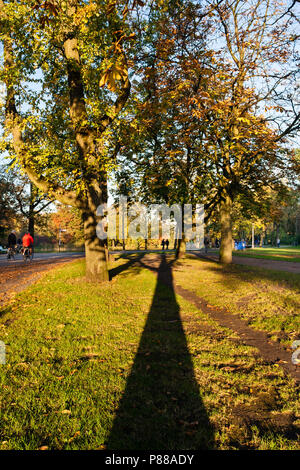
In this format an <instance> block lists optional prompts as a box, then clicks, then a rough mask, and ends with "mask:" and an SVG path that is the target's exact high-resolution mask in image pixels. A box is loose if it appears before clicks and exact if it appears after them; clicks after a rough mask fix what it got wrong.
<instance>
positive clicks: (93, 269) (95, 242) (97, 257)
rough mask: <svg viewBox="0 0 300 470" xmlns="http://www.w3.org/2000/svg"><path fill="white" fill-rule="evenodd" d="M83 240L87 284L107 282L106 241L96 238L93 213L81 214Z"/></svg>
mask: <svg viewBox="0 0 300 470" xmlns="http://www.w3.org/2000/svg"><path fill="white" fill-rule="evenodd" d="M82 216H83V225H84V240H85V263H86V264H85V273H86V280H87V281H89V282H104V281H108V280H109V276H108V265H107V241H106V240H100V239H99V238H98V237H97V233H96V227H97V219H96V217H95V213H94V212H90V213H86V212H84V213H83V215H82Z"/></svg>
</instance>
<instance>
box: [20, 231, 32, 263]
mask: <svg viewBox="0 0 300 470" xmlns="http://www.w3.org/2000/svg"><path fill="white" fill-rule="evenodd" d="M22 243H23V252H24V251H25V249H26V248H28V250H29V255H30V257H31V258H32V248H33V238H32V236H31V235H30V233H29V232H26V233H25V235H24V237H23V238H22Z"/></svg>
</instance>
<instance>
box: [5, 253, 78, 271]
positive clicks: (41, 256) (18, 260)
mask: <svg viewBox="0 0 300 470" xmlns="http://www.w3.org/2000/svg"><path fill="white" fill-rule="evenodd" d="M83 256H84V253H78V252H61V253H35V254H34V257H33V260H32V261H31V262H32V263H33V264H36V263H40V262H45V261H47V260H48V261H49V262H50V263H51V262H53V261H54V260H59V259H63V258H81V257H83ZM27 263H28V261H27ZM18 265H24V260H23V257H22V255H21V254H17V255H15V260H7V255H6V254H3V255H0V272H1V268H2V267H6V266H10V267H13V266H18Z"/></svg>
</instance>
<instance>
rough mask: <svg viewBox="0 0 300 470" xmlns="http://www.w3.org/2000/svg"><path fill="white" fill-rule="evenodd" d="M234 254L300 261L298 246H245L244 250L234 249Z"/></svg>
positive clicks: (299, 248)
mask: <svg viewBox="0 0 300 470" xmlns="http://www.w3.org/2000/svg"><path fill="white" fill-rule="evenodd" d="M233 254H234V256H246V257H247V258H262V259H271V260H272V259H273V260H277V261H294V262H298V263H299V262H300V247H285V248H274V247H272V248H253V249H252V248H247V249H246V250H244V251H237V250H236V251H234V252H233Z"/></svg>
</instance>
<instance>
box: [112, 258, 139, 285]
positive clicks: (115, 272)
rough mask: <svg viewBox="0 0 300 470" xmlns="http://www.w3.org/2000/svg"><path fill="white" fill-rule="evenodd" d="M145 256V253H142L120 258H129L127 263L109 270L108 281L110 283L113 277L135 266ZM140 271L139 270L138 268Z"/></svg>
mask: <svg viewBox="0 0 300 470" xmlns="http://www.w3.org/2000/svg"><path fill="white" fill-rule="evenodd" d="M144 256H145V253H142V254H140V255H133V256H128V255H127V256H126V255H125V256H121V257H120V258H125V259H127V258H129V259H128V261H127V263H124V264H121V265H120V266H116V267H115V268H112V269H110V270H109V280H110V281H111V280H112V279H113V278H114V277H115V276H117V275H118V274H121V273H122V272H123V271H126V270H127V269H128V268H130V267H131V266H133V265H134V264H136V263H137V262H138V261H140V260H141V259H142V258H143V257H144ZM139 269H141V268H139Z"/></svg>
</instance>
